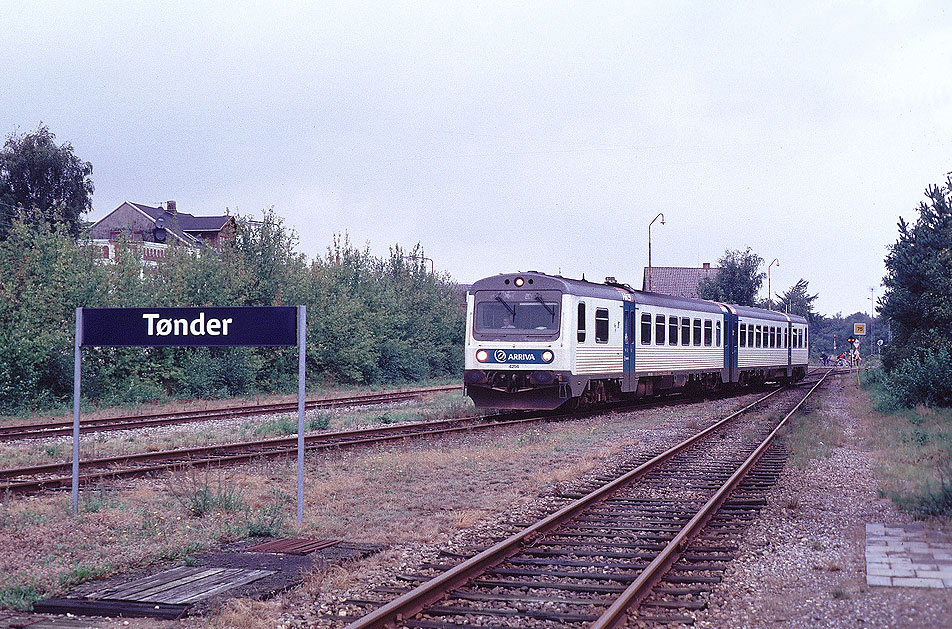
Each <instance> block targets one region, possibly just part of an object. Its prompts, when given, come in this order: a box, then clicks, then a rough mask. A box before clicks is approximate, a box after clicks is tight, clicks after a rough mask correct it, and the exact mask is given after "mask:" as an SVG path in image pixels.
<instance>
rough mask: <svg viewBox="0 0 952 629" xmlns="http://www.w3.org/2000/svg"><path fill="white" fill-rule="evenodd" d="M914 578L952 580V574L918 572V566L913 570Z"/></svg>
mask: <svg viewBox="0 0 952 629" xmlns="http://www.w3.org/2000/svg"><path fill="white" fill-rule="evenodd" d="M915 571H916V576H917V577H920V578H922V579H952V574H950V573H948V572H939V571H938V570H920V569H919V568H918V566H917V567H916V569H915Z"/></svg>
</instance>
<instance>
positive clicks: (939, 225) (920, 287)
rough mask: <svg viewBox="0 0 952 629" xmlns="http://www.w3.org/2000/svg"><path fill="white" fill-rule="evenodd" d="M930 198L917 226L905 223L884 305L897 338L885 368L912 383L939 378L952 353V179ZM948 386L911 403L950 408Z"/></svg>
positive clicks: (891, 259) (892, 252)
mask: <svg viewBox="0 0 952 629" xmlns="http://www.w3.org/2000/svg"><path fill="white" fill-rule="evenodd" d="M925 195H926V197H927V199H928V202H926V201H922V202H921V203H920V204H919V219H918V220H917V221H916V222H915V224H912V225H910V224H909V223H907V222H906V221H905V220H903V219H901V218H900V219H899V240H898V241H897V242H896V243H895V244H894V245H892V246H891V247H890V249H889V254H888V255H887V256H886V277H885V278H884V279H883V285H884V286H885V287H886V290H885V293H884V295H883V296H882V297H881V298H880V299H879V302H878V306H879V312H880V313H881V314H882V315H883V317H885V318H887V319H888V320H889V322H890V327H891V330H892V337H893V340H892V343H891V344H890V345H889V346H888V347H887V348H886V349H885V351H884V352H883V364H884V366H885V367H886V369H887V371H889V372H891V373H892V374H893V375H896V374H898V373H901V374H903V381H904V382H906V383H907V384H908V383H909V381H910V379H911V376H910V374H918V375H919V376H921V377H923V378H929V377H933V376H930V375H929V373H930V370H929V368H928V366H929V365H931V364H932V363H934V358H935V356H939V355H943V356H948V355H950V354H952V177H948V178H947V179H946V183H945V185H944V186H937V185H932V186H929V187H928V188H926V191H925ZM944 387H945V390H944V392H935V391H932V392H931V393H930V394H929V396H928V398H929V399H916V396H915V395H914V394H913V395H912V396H910V397H909V398H908V399H906V400H905V402H907V403H912V404H914V403H918V402H923V403H942V404H948V403H949V401H950V400H952V382H950V381H949V380H945V381H944ZM906 389H907V390H910V391H921V390H924V389H923V387H917V386H912V385H909V386H907V387H906Z"/></svg>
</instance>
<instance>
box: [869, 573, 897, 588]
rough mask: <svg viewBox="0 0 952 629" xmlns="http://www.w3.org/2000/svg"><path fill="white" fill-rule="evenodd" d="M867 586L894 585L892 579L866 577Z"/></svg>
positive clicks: (873, 576)
mask: <svg viewBox="0 0 952 629" xmlns="http://www.w3.org/2000/svg"><path fill="white" fill-rule="evenodd" d="M866 585H887V586H888V585H892V578H890V577H880V576H877V575H871V574H868V575H866Z"/></svg>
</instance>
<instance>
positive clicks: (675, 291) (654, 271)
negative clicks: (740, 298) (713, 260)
mask: <svg viewBox="0 0 952 629" xmlns="http://www.w3.org/2000/svg"><path fill="white" fill-rule="evenodd" d="M718 271H720V267H716V266H715V267H712V266H711V264H710V262H705V263H704V265H703V266H702V267H701V268H699V269H695V268H692V267H678V266H653V267H651V290H652V292H655V293H663V294H665V295H675V296H678V297H690V298H692V299H698V297H699V296H698V292H697V287H698V284H700V283H701V280H703V279H706V278H713V277H714V275H716V274H717V272H718ZM641 290H645V291H646V290H648V267H645V275H644V278H643V280H642V282H641Z"/></svg>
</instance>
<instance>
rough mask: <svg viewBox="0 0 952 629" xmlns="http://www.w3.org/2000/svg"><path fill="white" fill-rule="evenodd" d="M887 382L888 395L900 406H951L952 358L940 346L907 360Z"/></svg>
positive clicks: (946, 350)
mask: <svg viewBox="0 0 952 629" xmlns="http://www.w3.org/2000/svg"><path fill="white" fill-rule="evenodd" d="M890 382H891V385H892V386H890V387H889V388H888V392H889V396H890V397H891V398H892V400H893V401H894V402H895V403H896V404H897V405H899V406H904V407H913V406H915V405H917V404H923V405H926V406H952V356H950V354H949V350H948V348H945V347H943V348H939V349H937V350H936V351H934V352H930V353H919V354H917V355H916V356H913V357H911V358H907V359H905V360H903V361H902V362H901V363H900V364H899V367H898V368H897V369H895V370H894V371H893V372H892V374H891V375H890Z"/></svg>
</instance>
